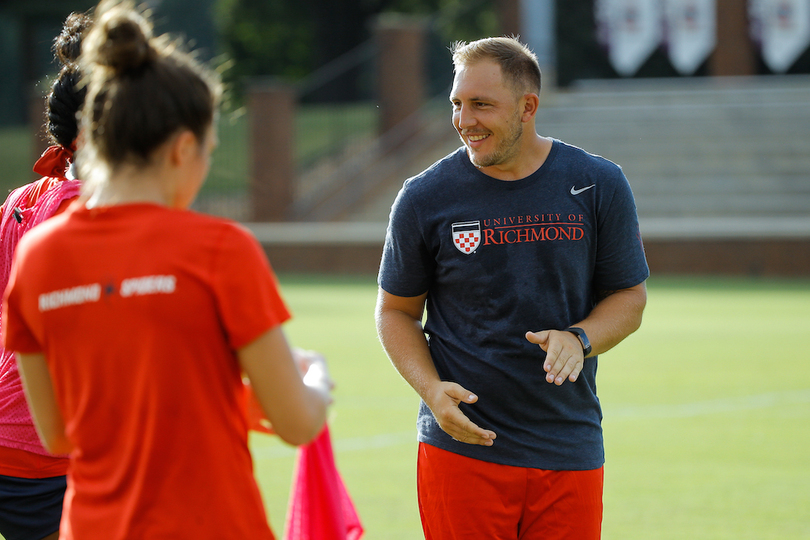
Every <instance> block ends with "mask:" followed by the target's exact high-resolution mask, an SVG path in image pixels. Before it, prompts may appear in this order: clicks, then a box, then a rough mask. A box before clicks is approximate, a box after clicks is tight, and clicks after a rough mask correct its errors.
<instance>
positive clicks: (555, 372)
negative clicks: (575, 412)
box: [526, 330, 585, 386]
mask: <svg viewBox="0 0 810 540" xmlns="http://www.w3.org/2000/svg"><path fill="white" fill-rule="evenodd" d="M526 339H528V340H529V341H530V342H532V343H534V344H536V345H539V346H540V348H541V349H543V350H544V351H546V361H545V362H544V363H543V369H544V370H545V371H546V381H548V382H550V383H554V384H556V385H557V386H560V385H562V383H564V382H565V380H566V379H568V380H569V381H571V382H576V380H577V377H579V372H580V371H582V366H583V364H584V363H585V358H584V355H583V353H582V343H580V341H579V339H577V337H576V336H575V335H574V334H572V333H571V332H565V331H561V330H542V331H540V332H526Z"/></svg>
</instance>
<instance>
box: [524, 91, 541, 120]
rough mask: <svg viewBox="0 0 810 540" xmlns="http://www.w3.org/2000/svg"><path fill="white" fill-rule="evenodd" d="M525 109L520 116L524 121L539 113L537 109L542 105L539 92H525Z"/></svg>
mask: <svg viewBox="0 0 810 540" xmlns="http://www.w3.org/2000/svg"><path fill="white" fill-rule="evenodd" d="M522 101H523V111H522V114H521V116H520V120H521V121H523V122H528V121H530V120H531V119H532V118H534V115H535V114H537V109H538V108H539V107H540V98H539V97H537V94H534V93H529V94H523V98H522Z"/></svg>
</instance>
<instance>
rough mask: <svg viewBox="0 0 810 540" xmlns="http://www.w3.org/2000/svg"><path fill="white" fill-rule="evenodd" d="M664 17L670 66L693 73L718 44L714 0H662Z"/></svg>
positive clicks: (685, 73)
mask: <svg viewBox="0 0 810 540" xmlns="http://www.w3.org/2000/svg"><path fill="white" fill-rule="evenodd" d="M664 21H665V23H664V24H665V26H664V35H665V38H664V40H665V42H666V46H667V52H668V54H669V60H670V62H671V63H672V66H673V67H674V68H675V70H677V72H678V73H680V74H681V75H692V74H694V73H695V71H697V69H698V68H699V67H700V66H701V64H703V62H704V61H705V60H706V58H708V57H709V55H710V54H711V53H712V51H713V50H714V47H715V45H717V5H716V0H664Z"/></svg>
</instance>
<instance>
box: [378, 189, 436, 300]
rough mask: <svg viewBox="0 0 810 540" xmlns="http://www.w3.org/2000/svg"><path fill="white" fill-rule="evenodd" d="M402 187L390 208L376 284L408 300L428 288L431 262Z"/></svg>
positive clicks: (413, 211) (405, 190)
mask: <svg viewBox="0 0 810 540" xmlns="http://www.w3.org/2000/svg"><path fill="white" fill-rule="evenodd" d="M406 187H407V184H406ZM406 187H403V189H402V190H401V191H400V192H399V195H397V198H396V200H395V201H394V204H393V206H392V207H391V216H390V219H389V222H388V230H387V231H386V234H385V244H384V245H383V253H382V260H381V262H380V271H379V274H378V276H377V282H378V283H379V285H380V287H381V288H382V289H383V290H384V291H386V292H388V293H390V294H393V295H396V296H404V297H411V296H419V295H420V294H422V293H424V292H426V291H427V290H428V288H429V287H430V282H431V276H432V275H433V269H434V266H435V259H434V257H432V256H431V254H430V252H429V249H428V247H427V246H426V244H425V240H424V234H423V231H422V229H421V227H420V223H419V219H418V216H417V214H416V212H415V210H414V208H413V205H412V203H411V200H410V197H409V196H408V192H407V188H406Z"/></svg>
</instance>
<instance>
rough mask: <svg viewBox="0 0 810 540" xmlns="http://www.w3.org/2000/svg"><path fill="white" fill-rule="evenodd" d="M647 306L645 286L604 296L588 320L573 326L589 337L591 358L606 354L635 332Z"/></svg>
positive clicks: (641, 285) (640, 285)
mask: <svg viewBox="0 0 810 540" xmlns="http://www.w3.org/2000/svg"><path fill="white" fill-rule="evenodd" d="M646 304H647V288H646V285H645V284H644V283H641V284H639V285H636V286H635V287H631V288H629V289H622V290H618V291H611V292H609V293H608V294H606V296H605V297H604V298H603V299H602V300H601V301H600V302H599V303H597V304H596V306H595V307H594V308H593V310H592V311H591V313H590V315H588V317H586V318H585V319H584V320H583V321H581V322H579V323H577V324H575V325H574V326H579V327H581V328H582V329H583V330H585V333H586V334H587V335H588V339H589V340H590V342H591V347H592V351H591V354H590V356H596V355H597V354H601V353H603V352H606V351H609V350H610V349H612V348H613V347H615V346H616V345H618V344H619V343H620V342H621V341H622V340H623V339H624V338H626V337H627V336H629V335H630V334H632V333H633V332H635V331H636V330H638V328H639V326H641V318H642V314H643V313H644V306H645V305H646Z"/></svg>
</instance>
